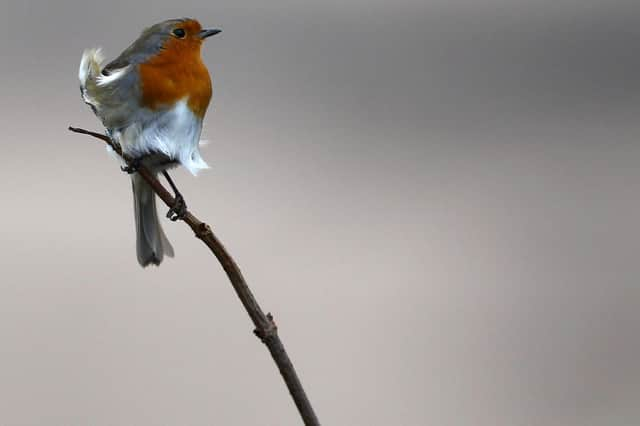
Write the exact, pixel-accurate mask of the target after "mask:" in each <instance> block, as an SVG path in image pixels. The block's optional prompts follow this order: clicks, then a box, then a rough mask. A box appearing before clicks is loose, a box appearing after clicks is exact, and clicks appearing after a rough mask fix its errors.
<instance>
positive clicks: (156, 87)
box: [139, 39, 212, 118]
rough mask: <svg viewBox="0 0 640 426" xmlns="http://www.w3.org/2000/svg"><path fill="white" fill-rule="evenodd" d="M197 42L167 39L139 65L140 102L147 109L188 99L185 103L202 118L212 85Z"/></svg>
mask: <svg viewBox="0 0 640 426" xmlns="http://www.w3.org/2000/svg"><path fill="white" fill-rule="evenodd" d="M200 44H201V43H200V42H199V41H196V40H193V41H186V40H175V39H169V40H167V42H166V43H165V45H164V49H163V50H161V51H160V53H159V54H158V55H156V56H155V57H153V58H152V59H150V60H148V61H147V62H145V63H144V64H140V66H139V72H140V82H141V85H142V105H143V106H145V107H147V108H151V109H161V108H167V107H169V108H170V107H171V106H172V105H173V104H174V103H175V102H177V101H179V100H181V99H185V98H188V106H189V108H190V109H191V111H193V113H194V114H196V115H197V116H198V117H200V118H203V117H204V114H205V112H206V111H207V107H208V106H209V101H210V100H211V94H212V88H211V77H210V76H209V71H208V70H207V67H205V65H204V63H203V62H202V59H201V57H200Z"/></svg>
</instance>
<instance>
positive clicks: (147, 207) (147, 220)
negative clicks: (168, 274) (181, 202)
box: [131, 173, 173, 267]
mask: <svg viewBox="0 0 640 426" xmlns="http://www.w3.org/2000/svg"><path fill="white" fill-rule="evenodd" d="M131 182H132V184H133V208H134V214H135V218H136V252H137V254H138V263H140V265H141V266H143V267H144V266H147V265H149V264H151V263H153V264H154V265H159V264H160V263H161V262H162V258H163V257H164V256H165V255H166V256H169V257H173V247H171V243H169V240H168V239H167V236H166V235H165V233H164V231H163V230H162V227H161V226H160V222H159V221H158V212H157V210H156V195H155V193H154V192H153V190H152V189H151V187H150V186H149V184H147V182H145V180H144V179H143V178H142V177H141V176H139V175H138V174H137V173H134V174H133V175H132V176H131Z"/></svg>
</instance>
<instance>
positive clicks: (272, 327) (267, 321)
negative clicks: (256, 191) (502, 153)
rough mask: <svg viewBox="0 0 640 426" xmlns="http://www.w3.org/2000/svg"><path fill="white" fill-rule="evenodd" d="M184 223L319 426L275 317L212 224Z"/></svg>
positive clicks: (140, 169) (149, 177)
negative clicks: (226, 279)
mask: <svg viewBox="0 0 640 426" xmlns="http://www.w3.org/2000/svg"><path fill="white" fill-rule="evenodd" d="M69 130H70V131H72V132H75V133H81V134H85V135H89V136H93V137H95V138H98V139H100V140H102V141H104V142H105V143H107V144H108V145H109V146H110V147H111V148H113V150H114V151H115V152H116V153H117V154H118V155H120V157H122V159H123V160H124V161H125V162H126V163H127V165H129V166H131V165H132V160H133V159H132V158H131V157H129V156H128V155H126V154H125V153H123V152H122V149H121V148H120V145H118V144H117V143H115V142H114V141H113V140H111V138H109V137H108V136H105V135H103V134H100V133H95V132H91V131H89V130H84V129H79V128H76V127H69ZM136 170H137V173H139V174H140V176H142V177H143V178H144V180H145V181H147V183H148V184H149V185H150V186H151V187H152V188H153V190H154V191H155V193H156V194H157V195H158V197H160V199H161V200H162V201H163V202H164V203H165V204H166V205H167V206H168V207H171V206H173V205H174V204H175V199H174V197H173V195H171V193H170V192H169V191H167V190H166V189H165V188H164V186H162V184H161V183H160V182H159V181H158V179H156V177H155V176H154V175H153V173H151V172H149V170H148V169H146V168H145V167H144V166H143V165H139V164H136ZM182 220H184V222H185V223H186V224H187V225H189V226H190V227H191V229H192V230H193V232H195V235H196V237H197V238H199V239H200V240H201V241H202V242H203V243H205V244H206V245H207V247H209V249H210V250H211V251H212V252H213V254H214V255H215V256H216V258H217V259H218V261H219V262H220V264H221V265H222V268H223V269H224V271H225V272H226V273H227V276H228V277H229V281H231V285H232V286H233V289H234V290H235V291H236V294H237V295H238V297H239V298H240V301H241V302H242V304H243V305H244V308H245V309H246V310H247V313H248V314H249V317H251V321H253V324H254V325H255V327H256V328H255V330H254V333H255V335H256V336H258V337H259V338H260V340H261V341H262V343H264V344H265V345H266V346H267V348H268V349H269V352H270V353H271V356H272V358H273V360H274V361H275V363H276V365H277V366H278V369H279V370H280V374H281V375H282V378H283V379H284V381H285V383H286V385H287V388H289V393H291V397H292V398H293V401H294V402H295V404H296V406H297V407H298V411H299V412H300V416H301V417H302V420H303V421H304V423H305V425H319V424H320V422H319V421H318V418H317V417H316V414H315V413H314V411H313V407H311V403H310V402H309V399H308V398H307V395H306V394H305V392H304V389H303V387H302V383H300V379H299V378H298V375H297V374H296V371H295V369H294V367H293V364H292V363H291V360H290V359H289V356H288V355H287V352H286V350H285V349H284V346H283V344H282V341H281V340H280V337H279V336H278V328H277V327H276V324H275V322H274V321H273V316H272V315H271V314H270V313H268V314H267V315H265V314H264V312H263V311H262V309H261V308H260V305H258V302H257V301H256V299H255V298H254V297H253V294H252V293H251V290H250V289H249V287H248V286H247V283H246V281H245V280H244V278H243V276H242V273H241V272H240V268H238V265H237V264H236V262H235V261H234V260H233V258H232V257H231V255H230V254H229V253H228V252H227V250H226V249H225V248H224V246H223V245H222V243H221V242H220V240H218V238H217V237H216V236H215V235H214V234H213V231H212V230H211V228H210V227H209V225H207V224H206V223H204V222H202V221H200V220H199V219H198V218H197V217H195V216H194V215H193V214H191V213H190V212H188V211H187V212H186V213H185V215H184V217H183V218H182Z"/></svg>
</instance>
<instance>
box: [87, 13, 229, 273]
mask: <svg viewBox="0 0 640 426" xmlns="http://www.w3.org/2000/svg"><path fill="white" fill-rule="evenodd" d="M219 32H220V30H218V29H202V27H201V25H200V23H198V21H196V20H194V19H171V20H167V21H164V22H161V23H159V24H155V25H153V26H151V27H149V28H147V29H145V30H144V31H143V32H142V34H141V35H140V37H139V38H138V39H137V40H136V41H134V42H133V44H131V46H129V47H128V48H127V49H125V51H124V52H122V54H120V56H118V57H117V58H116V59H115V60H114V61H112V62H111V63H109V64H107V65H106V66H104V67H103V66H102V61H103V58H102V55H101V52H100V49H88V50H85V51H84V53H83V55H82V60H81V62H80V70H79V72H78V77H79V78H80V90H81V93H82V98H83V99H84V101H85V102H86V103H87V104H88V105H89V106H90V107H91V109H92V110H93V112H94V113H95V114H96V115H97V116H98V117H99V118H100V120H102V123H103V124H104V126H105V127H106V129H107V132H108V134H109V135H110V136H111V137H112V139H113V140H114V141H115V142H117V143H119V144H120V146H121V147H122V149H123V151H124V153H126V154H128V155H129V156H131V157H132V158H134V159H135V160H137V161H139V162H140V163H141V164H144V165H145V167H147V168H149V170H151V171H152V172H154V173H156V174H157V173H160V172H162V173H164V174H165V176H166V177H167V179H169V183H170V184H171V186H172V187H173V188H174V191H176V199H177V200H178V202H177V205H176V206H175V208H174V209H172V210H170V211H169V214H168V216H170V215H172V214H173V215H174V219H175V216H176V215H177V216H179V213H180V207H182V208H183V209H184V201H183V200H182V197H181V196H180V193H179V192H177V189H176V188H175V186H174V185H173V182H171V180H170V178H169V176H168V174H166V170H167V169H168V168H171V167H174V166H175V165H177V164H181V165H182V166H184V167H185V168H186V169H187V170H189V171H190V172H191V173H192V174H194V175H195V174H196V173H197V172H198V171H199V170H201V169H204V168H207V167H208V166H207V164H206V163H205V162H204V160H203V159H202V157H201V156H200V152H199V150H198V146H199V142H200V133H201V130H202V120H203V118H204V115H205V112H206V111H207V107H208V106H209V101H210V99H211V93H212V88H211V78H210V76H209V72H208V70H207V68H206V66H205V65H204V63H203V62H202V58H201V57H200V48H201V45H202V42H203V40H204V39H206V38H207V37H209V36H212V35H215V34H217V33H219ZM130 172H132V173H131V180H132V185H133V204H134V210H135V212H134V213H135V222H136V234H137V236H136V251H137V255H138V262H139V263H140V265H142V266H147V265H149V264H151V263H153V264H155V265H159V264H160V262H162V258H163V256H164V255H166V256H169V257H173V248H172V247H171V244H170V243H169V241H168V240H167V237H166V236H165V234H164V232H163V231H162V227H161V226H160V222H159V221H158V215H157V211H156V203H155V194H154V192H153V190H152V189H151V187H150V186H149V185H148V184H147V183H146V182H145V181H144V179H142V177H140V176H139V175H138V174H137V173H135V170H130ZM179 203H182V204H181V205H178V204H179Z"/></svg>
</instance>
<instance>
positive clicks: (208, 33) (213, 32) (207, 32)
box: [199, 28, 222, 40]
mask: <svg viewBox="0 0 640 426" xmlns="http://www.w3.org/2000/svg"><path fill="white" fill-rule="evenodd" d="M219 32H222V30H219V29H217V28H213V29H210V30H202V31H200V33H199V35H200V38H201V39H203V40H204V39H205V38H207V37H211V36H214V35H216V34H218V33H219Z"/></svg>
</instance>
